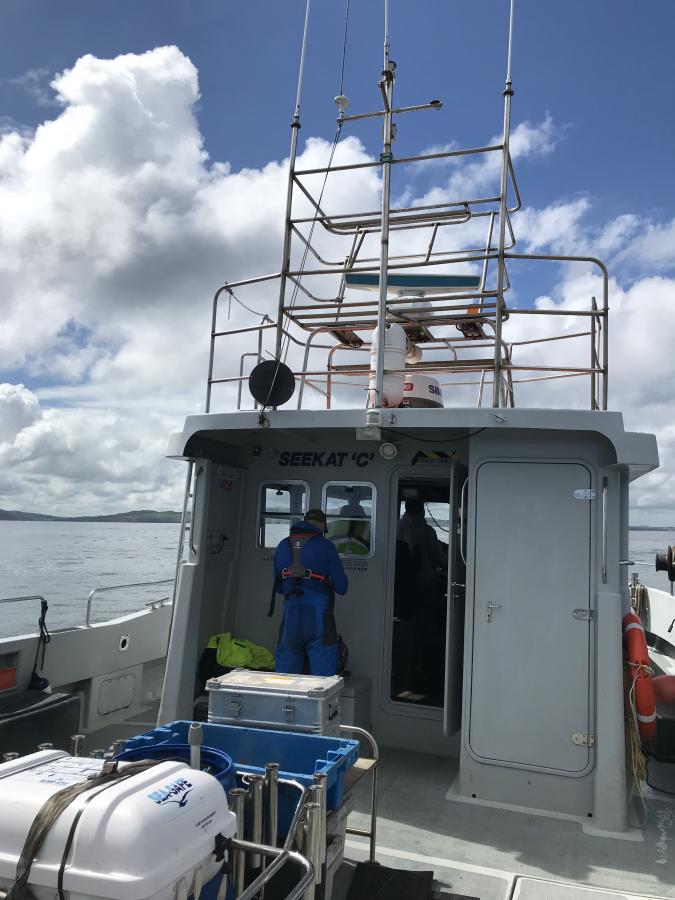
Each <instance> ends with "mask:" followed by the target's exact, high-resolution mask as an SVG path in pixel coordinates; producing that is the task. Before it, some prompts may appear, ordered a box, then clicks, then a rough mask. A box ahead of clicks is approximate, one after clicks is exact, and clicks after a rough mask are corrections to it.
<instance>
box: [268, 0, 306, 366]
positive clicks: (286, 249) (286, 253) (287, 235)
mask: <svg viewBox="0 0 675 900" xmlns="http://www.w3.org/2000/svg"><path fill="white" fill-rule="evenodd" d="M311 5H312V0H306V5H305V27H304V30H303V33H302V49H301V50H300V70H299V72H298V91H297V94H296V97H295V112H294V113H293V121H292V122H291V150H290V153H289V158H288V187H287V189H286V217H285V226H284V246H283V250H282V254H281V278H280V282H279V309H278V311H277V331H276V346H275V353H274V355H275V357H276V359H281V342H282V339H283V331H284V300H285V296H286V279H287V276H288V270H289V269H290V266H291V238H292V231H291V212H292V209H293V181H294V179H295V159H296V157H297V155H298V132H299V131H300V100H301V98H302V84H303V80H304V76H305V53H306V50H307V34H308V31H309V11H310V7H311Z"/></svg>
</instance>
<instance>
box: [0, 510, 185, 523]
mask: <svg viewBox="0 0 675 900" xmlns="http://www.w3.org/2000/svg"><path fill="white" fill-rule="evenodd" d="M180 517H181V514H180V513H179V512H175V511H174V510H170V509H166V510H156V509H132V510H131V512H123V513H113V514H112V515H109V516H47V515H44V514H43V513H32V512H21V511H20V510H18V509H0V521H2V522H180Z"/></svg>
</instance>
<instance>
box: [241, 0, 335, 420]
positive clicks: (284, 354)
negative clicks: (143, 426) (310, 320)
mask: <svg viewBox="0 0 675 900" xmlns="http://www.w3.org/2000/svg"><path fill="white" fill-rule="evenodd" d="M349 6H350V0H346V3H345V25H344V34H343V38H342V62H341V65H340V88H339V90H338V94H342V92H343V89H344V81H345V64H346V60H347V35H348V33H349ZM341 131H342V122H341V121H338V125H337V130H336V132H335V138H334V139H333V146H332V147H331V151H330V156H329V158H328V166H327V167H326V174H325V175H324V179H323V184H322V186H321V193H320V194H319V199H318V201H317V204H316V205H317V207H320V206H321V201H322V200H323V195H324V191H325V190H326V182H327V181H328V175H329V172H330V167H331V165H332V164H333V158H334V156H335V150H336V148H337V145H338V142H339V140H340V132H341ZM318 215H319V212H318V209H315V210H314V218H313V220H312V225H311V228H310V230H309V235H308V237H307V240H306V242H305V249H304V251H303V255H302V261H301V263H300V275H299V276H298V277H297V279H295V281H294V284H293V293H292V294H291V302H290V304H289V309H293V307H294V306H295V303H296V301H297V297H298V293H299V291H300V282H301V280H302V273H303V272H304V269H305V265H306V264H307V256H308V255H309V246H310V244H311V242H312V237H313V235H314V228H315V226H316V223H317V219H318ZM236 299H237V298H236V297H235V300H236ZM238 302H239V303H241V301H238ZM241 305H242V306H244V304H243V303H242V304H241ZM244 308H245V309H247V307H244ZM249 312H253V310H249ZM257 315H260V313H258V314H257ZM290 347H291V339H290V336H289V335H285V336H284V338H283V341H282V344H281V347H280V348H279V359H278V360H277V368H276V371H275V373H274V378H272V382H271V384H270V389H269V391H268V393H267V397H266V398H265V402H264V403H263V404H262V405H261V407H260V417H259V419H258V422H259V423H260V424H262V422H263V420H264V412H265V410H266V409H267V405H268V403H269V399H270V397H271V396H272V391H273V390H274V385H275V384H276V380H277V375H278V373H279V366H280V365H281V361H282V360H283V361H284V363H285V362H286V359H287V358H288V351H289V350H290Z"/></svg>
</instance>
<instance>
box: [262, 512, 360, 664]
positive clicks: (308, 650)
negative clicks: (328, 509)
mask: <svg viewBox="0 0 675 900" xmlns="http://www.w3.org/2000/svg"><path fill="white" fill-rule="evenodd" d="M326 530H327V525H326V516H325V515H324V513H323V511H322V510H320V509H310V510H309V512H307V513H306V514H305V518H304V519H303V520H302V521H301V522H297V523H296V524H295V525H292V526H291V530H290V534H289V535H288V537H287V538H284V539H283V540H282V541H280V542H279V544H278V546H277V549H276V551H275V553H274V575H275V580H274V588H273V599H274V596H275V595H276V593H277V592H279V593H281V594H283V596H284V618H283V622H282V624H281V631H280V633H279V645H278V647H277V652H276V670H277V672H286V673H289V674H296V675H300V674H302V672H303V671H304V668H305V659H307V660H308V662H309V671H310V674H312V675H336V674H337V667H338V639H337V629H336V627H335V615H334V613H333V606H334V602H335V594H345V593H346V592H347V587H348V581H347V576H346V575H345V570H344V568H343V566H342V560H341V559H340V556H339V554H338V551H337V549H336V548H335V545H334V544H333V543H332V542H331V541H329V540H328V539H327V538H326V537H325V534H326ZM273 611H274V603H273V602H272V604H271V606H270V613H272V612H273Z"/></svg>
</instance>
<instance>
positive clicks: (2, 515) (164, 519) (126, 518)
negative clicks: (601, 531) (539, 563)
mask: <svg viewBox="0 0 675 900" xmlns="http://www.w3.org/2000/svg"><path fill="white" fill-rule="evenodd" d="M180 520H181V514H180V512H177V511H176V510H172V509H165V510H155V509H132V510H130V511H129V512H123V513H112V514H111V515H107V516H103V515H102V516H48V515H45V514H43V513H32V512H22V511H21V510H18V509H17V510H15V509H0V522H138V523H141V524H146V525H147V524H153V523H157V524H173V523H176V524H177V523H179V522H180ZM629 530H630V531H673V532H675V525H630V526H629Z"/></svg>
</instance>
